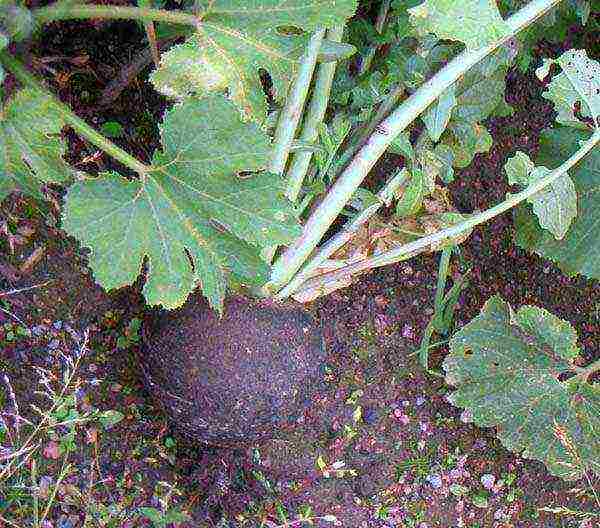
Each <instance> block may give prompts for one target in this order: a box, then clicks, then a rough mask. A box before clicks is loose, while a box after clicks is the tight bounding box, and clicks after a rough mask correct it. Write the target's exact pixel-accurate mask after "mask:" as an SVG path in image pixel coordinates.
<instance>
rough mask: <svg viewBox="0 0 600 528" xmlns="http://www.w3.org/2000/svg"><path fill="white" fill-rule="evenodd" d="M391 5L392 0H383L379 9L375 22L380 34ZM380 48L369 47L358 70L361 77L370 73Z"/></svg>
mask: <svg viewBox="0 0 600 528" xmlns="http://www.w3.org/2000/svg"><path fill="white" fill-rule="evenodd" d="M391 3H392V2H391V0H382V2H381V6H380V7H379V12H378V13H377V20H375V30H376V31H377V33H379V34H381V33H382V31H383V28H384V26H385V23H386V21H387V18H388V12H389V10H390V4H391ZM378 47H379V46H376V45H373V46H369V48H368V49H367V51H366V53H365V56H364V57H363V58H362V61H361V63H360V67H359V70H358V74H359V75H363V74H365V73H367V72H368V71H369V68H370V67H371V63H372V62H373V59H374V58H375V53H376V52H377V48H378Z"/></svg>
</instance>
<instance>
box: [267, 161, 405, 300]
mask: <svg viewBox="0 0 600 528" xmlns="http://www.w3.org/2000/svg"><path fill="white" fill-rule="evenodd" d="M407 178H408V171H407V170H406V169H404V170H402V171H400V172H399V173H398V174H396V175H395V176H394V177H393V178H391V179H390V180H389V181H388V182H387V184H386V185H385V187H383V189H381V191H379V193H377V198H379V201H378V202H377V203H374V204H373V205H370V206H369V207H367V208H366V209H364V210H363V211H361V212H360V214H358V215H356V217H355V218H353V219H352V220H350V221H349V222H348V223H347V224H346V225H345V226H344V227H343V228H342V229H341V230H340V231H339V232H338V233H336V234H335V236H333V237H332V238H331V239H329V240H328V241H327V243H325V244H323V246H322V247H321V248H319V251H318V252H317V253H316V255H314V257H313V258H312V259H311V260H310V262H309V263H308V264H307V265H306V266H305V267H304V268H303V269H302V270H301V271H300V272H299V273H297V274H296V276H295V277H294V278H293V280H292V281H291V282H290V283H289V284H288V285H287V286H286V287H285V288H283V289H282V290H281V291H280V292H279V293H278V294H277V295H276V297H275V298H276V299H279V300H283V299H285V298H287V297H289V296H290V295H291V294H292V293H294V292H295V291H296V290H297V289H298V288H299V286H300V285H301V284H302V283H303V282H304V281H305V280H306V279H307V278H308V277H310V275H312V274H313V273H314V272H315V271H316V270H317V269H318V268H319V266H321V264H323V262H325V261H326V260H327V259H328V258H329V257H330V256H331V255H333V254H334V253H335V252H336V251H337V250H338V249H340V248H341V247H342V246H344V245H345V244H347V243H348V242H349V241H350V240H352V239H353V238H354V237H355V235H356V233H357V232H358V230H359V229H360V227H361V226H363V225H364V224H366V223H367V221H368V220H369V219H370V218H371V217H372V216H373V215H374V214H375V213H376V212H377V211H379V209H380V208H381V206H383V205H389V204H390V202H391V201H392V199H393V198H394V195H395V193H396V191H397V190H398V189H399V188H400V186H401V185H402V184H403V183H404V182H405V181H406V180H407Z"/></svg>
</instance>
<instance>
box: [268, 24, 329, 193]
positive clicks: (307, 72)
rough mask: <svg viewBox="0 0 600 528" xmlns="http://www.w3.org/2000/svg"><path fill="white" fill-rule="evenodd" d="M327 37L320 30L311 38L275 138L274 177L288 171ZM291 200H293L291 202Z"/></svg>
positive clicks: (288, 190)
mask: <svg viewBox="0 0 600 528" xmlns="http://www.w3.org/2000/svg"><path fill="white" fill-rule="evenodd" d="M324 37H325V30H324V29H318V30H317V31H315V33H314V34H313V36H312V37H311V39H310V41H309V43H308V46H307V47H306V51H305V52H304V56H303V57H302V61H301V62H300V67H299V69H298V74H297V75H296V79H295V80H294V83H293V84H292V87H291V89H290V93H289V95H288V97H287V100H286V102H285V106H284V107H283V109H282V110H281V114H280V115H279V121H278V122H277V129H276V130H275V138H274V141H273V154H272V155H271V161H270V163H269V170H270V171H271V172H273V173H274V174H283V172H284V171H285V165H286V163H287V160H288V157H289V155H290V149H291V148H292V143H293V141H294V137H295V135H296V130H297V129H298V124H299V123H300V118H301V117H302V111H303V109H304V103H305V102H306V97H307V95H308V90H309V88H310V83H311V80H312V77H313V73H314V71H315V66H316V64H317V55H318V54H319V50H320V49H321V43H322V42H323V38H324ZM290 195H291V192H290V188H289V187H288V189H287V191H286V196H288V198H289V196H290ZM290 199H291V198H290Z"/></svg>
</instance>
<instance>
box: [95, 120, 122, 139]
mask: <svg viewBox="0 0 600 528" xmlns="http://www.w3.org/2000/svg"><path fill="white" fill-rule="evenodd" d="M100 132H102V134H103V135H105V136H106V137H109V138H118V137H121V136H122V135H123V125H121V123H119V122H118V121H106V123H103V124H102V126H101V127H100Z"/></svg>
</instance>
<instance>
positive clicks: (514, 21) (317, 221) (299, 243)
mask: <svg viewBox="0 0 600 528" xmlns="http://www.w3.org/2000/svg"><path fill="white" fill-rule="evenodd" d="M559 3H560V0H534V1H532V2H531V3H529V4H528V5H527V6H525V7H524V8H523V9H521V10H519V11H518V12H517V13H515V14H514V15H512V16H511V17H510V18H508V19H507V20H506V23H507V25H508V28H509V34H508V35H507V36H506V37H504V38H503V39H501V40H499V41H498V42H495V43H493V44H491V45H489V46H487V47H485V48H482V49H478V50H474V51H465V52H463V53H461V54H460V55H459V56H458V57H456V58H455V59H454V60H452V61H451V62H450V63H449V64H447V65H446V66H445V67H444V68H442V70H440V71H439V72H438V73H437V74H436V75H434V76H433V77H432V78H431V79H430V80H429V81H427V82H426V83H425V84H423V86H421V87H420V88H419V89H418V90H417V91H416V92H415V93H414V94H413V95H412V96H411V97H409V98H408V99H407V100H406V101H404V102H403V103H402V104H401V105H400V106H399V107H398V108H397V109H396V110H395V111H394V112H393V113H392V114H391V115H390V116H389V117H388V118H387V119H385V120H384V121H383V122H382V123H381V125H380V126H379V127H377V129H376V130H375V132H374V133H373V134H372V135H371V137H370V138H369V139H368V141H367V142H366V144H365V145H364V146H363V147H362V148H361V150H360V151H359V152H358V153H357V155H356V156H355V157H354V159H353V160H352V161H351V162H350V164H349V165H348V166H347V167H346V169H345V170H344V171H343V172H342V173H341V174H340V177H339V178H338V179H337V181H336V182H335V184H334V185H333V186H332V187H331V189H330V190H329V192H328V193H327V195H326V196H325V198H324V199H323V201H322V202H321V203H320V205H319V207H317V208H316V209H315V210H314V211H313V213H312V214H311V215H310V217H309V218H308V220H307V221H306V224H305V225H304V229H303V234H302V235H301V236H300V237H299V238H298V239H297V240H296V242H295V243H294V244H292V245H291V246H290V247H288V248H287V249H286V250H285V251H284V252H283V254H282V255H281V256H280V257H279V258H278V259H277V261H276V262H275V265H274V267H273V273H272V277H271V282H270V283H269V284H267V285H266V290H267V291H269V292H276V291H279V290H280V289H281V288H282V287H283V286H285V285H286V284H287V283H288V282H289V281H290V279H291V278H292V277H293V276H294V275H295V274H296V273H297V271H298V270H299V269H300V267H301V266H302V265H303V264H304V262H306V260H307V258H309V256H310V255H311V253H312V252H313V251H314V249H315V248H316V247H317V244H318V243H319V241H320V240H321V239H322V238H323V235H324V234H325V233H326V232H327V230H328V229H329V228H330V227H331V225H332V224H333V223H334V222H335V220H336V218H337V217H338V215H339V214H340V212H341V211H342V210H343V208H344V207H345V205H346V204H347V203H348V201H349V200H350V198H351V197H352V195H353V194H354V192H355V191H356V189H357V188H358V187H359V186H360V184H361V183H362V181H363V180H364V178H365V177H366V175H367V174H368V173H369V171H370V170H371V169H372V168H373V166H374V165H375V163H376V162H377V160H378V159H379V158H380V157H381V156H382V154H383V153H384V152H385V151H386V149H387V148H388V147H389V146H390V144H391V143H392V141H393V140H394V139H395V138H396V137H397V136H398V134H400V133H401V132H402V131H404V129H405V128H406V127H407V126H408V125H410V124H411V123H412V122H413V121H414V120H415V119H416V118H417V117H418V116H419V115H420V114H421V113H422V112H424V111H425V110H426V109H427V107H429V105H430V104H432V103H433V102H434V101H435V100H436V99H437V98H438V97H439V96H440V95H441V94H442V93H444V91H445V90H446V89H448V88H449V87H450V86H451V85H452V84H454V83H455V82H456V81H457V80H459V79H460V78H461V76H463V75H464V74H465V73H466V72H467V71H468V70H469V69H470V68H471V67H472V66H474V65H475V64H477V63H479V62H480V61H481V60H483V59H484V58H485V57H487V56H488V55H489V54H490V53H492V52H493V51H494V50H496V49H497V48H498V47H499V46H500V45H501V44H503V43H504V42H506V41H507V40H508V39H510V38H511V37H512V36H513V35H514V34H515V33H517V32H519V31H521V30H522V29H524V28H525V27H527V26H529V25H530V24H532V23H533V22H535V21H536V20H537V19H538V18H540V17H541V16H543V15H544V14H545V13H547V12H548V11H549V10H550V9H552V8H553V7H554V6H556V5H557V4H559Z"/></svg>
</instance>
